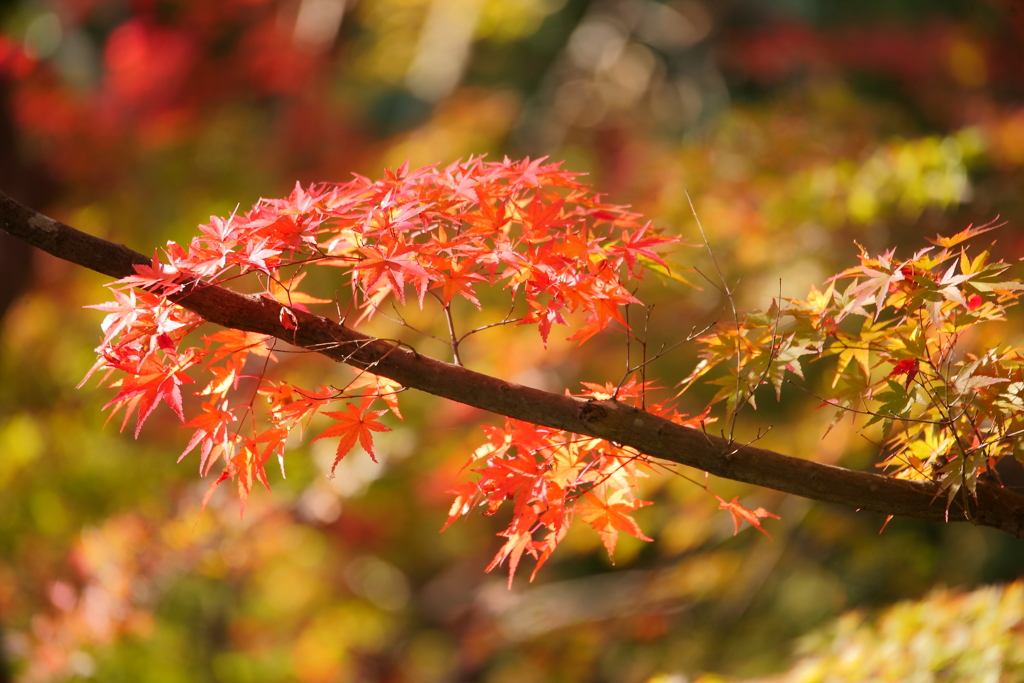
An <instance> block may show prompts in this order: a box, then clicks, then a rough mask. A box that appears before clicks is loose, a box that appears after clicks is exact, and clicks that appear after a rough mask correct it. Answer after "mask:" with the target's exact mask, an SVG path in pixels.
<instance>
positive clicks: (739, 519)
mask: <svg viewBox="0 0 1024 683" xmlns="http://www.w3.org/2000/svg"><path fill="white" fill-rule="evenodd" d="M715 498H718V502H719V505H718V509H719V510H728V511H729V513H730V514H731V515H732V524H733V530H732V533H733V536H735V535H736V534H738V533H739V532H740V525H741V524H742V523H743V520H747V521H748V522H749V523H750V526H752V527H754V528H756V529H757V530H758V531H760V532H761V533H762V534H764V535H765V536H767V537H768V538H771V537H772V536H771V534H769V533H768V532H767V531H765V530H764V529H762V528H761V522H760V521H758V520H759V518H763V517H773V518H775V519H781V517H779V516H778V515H773V514H772V513H770V512H768V511H767V510H765V509H764V508H757V509H756V510H748V509H747V508H745V507H743V506H742V505H740V503H739V498H738V497H736V498H733V499H732V501H730V502H728V503H726V502H725V499H724V498H721V497H720V496H715Z"/></svg>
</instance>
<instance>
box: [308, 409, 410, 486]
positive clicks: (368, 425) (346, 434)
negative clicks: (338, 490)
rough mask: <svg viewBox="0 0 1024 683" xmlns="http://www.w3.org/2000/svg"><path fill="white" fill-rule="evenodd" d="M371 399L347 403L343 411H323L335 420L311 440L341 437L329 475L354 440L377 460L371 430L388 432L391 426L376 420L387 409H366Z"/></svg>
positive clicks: (354, 443)
mask: <svg viewBox="0 0 1024 683" xmlns="http://www.w3.org/2000/svg"><path fill="white" fill-rule="evenodd" d="M373 401H374V399H373V398H366V399H363V400H362V401H361V402H360V404H359V406H358V407H357V406H356V405H355V404H354V403H349V404H348V405H347V406H345V408H346V410H345V411H336V412H330V411H325V412H324V415H328V416H330V417H333V418H334V419H335V420H337V422H335V423H334V424H333V425H331V426H330V427H328V428H327V429H326V430H324V433H323V434H321V435H320V436H318V437H316V438H315V439H313V441H318V440H320V439H326V438H329V437H332V436H340V437H341V441H340V442H338V451H337V455H336V456H335V458H334V464H333V465H331V474H330V476H331V477H333V476H334V468H336V467H337V466H338V463H339V462H341V459H342V458H344V457H345V456H346V455H348V452H349V451H350V450H352V447H353V446H355V445H356V441H358V442H359V445H360V446H362V447H363V450H364V451H366V452H367V453H368V454H369V455H370V458H372V459H373V461H374V462H377V456H376V455H374V453H373V432H390V431H391V428H390V427H386V426H384V425H383V424H381V423H380V422H378V421H377V418H379V417H380V416H381V415H383V414H384V413H386V412H388V411H387V410H367V407H369V405H370V404H371V403H372V402H373Z"/></svg>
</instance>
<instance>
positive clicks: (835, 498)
mask: <svg viewBox="0 0 1024 683" xmlns="http://www.w3.org/2000/svg"><path fill="white" fill-rule="evenodd" d="M0 228H2V229H3V230H5V231H6V232H8V233H10V234H11V235H13V236H15V237H17V238H19V239H21V240H24V241H25V242H28V243H29V244H32V245H34V246H36V247H38V248H40V249H42V250H44V251H46V252H48V253H50V254H52V255H54V256H56V257H58V258H61V259H64V260H66V261H71V262H73V263H77V264H79V265H82V266H85V267H86V268H90V269H92V270H95V271H97V272H100V273H104V274H106V275H109V276H111V277H114V278H121V277H125V276H127V275H132V274H134V272H135V271H134V269H133V266H134V265H135V264H149V263H150V262H151V260H150V257H148V256H145V255H143V254H140V253H138V252H135V251H133V250H131V249H129V248H128V247H125V246H123V245H119V244H114V243H112V242H108V241H106V240H103V239H100V238H98V237H93V236H91V235H87V234H85V233H83V232H80V231H78V230H75V229H74V228H71V227H69V226H67V225H64V224H63V223H60V222H58V221H55V220H53V219H51V218H48V217H46V216H43V215H42V214H39V213H37V212H35V211H33V210H32V209H29V208H28V207H25V206H23V205H21V204H19V203H18V202H15V201H14V200H12V199H11V198H9V197H8V196H7V195H4V194H3V193H0ZM176 302H177V303H178V304H180V305H181V306H184V307H185V308H188V309H189V310H192V311H194V312H195V313H197V314H199V315H200V316H202V317H203V318H204V319H206V320H208V321H210V322H212V323H215V324H218V325H222V326H224V327H229V328H235V329H239V330H245V331H249V332H259V333H262V334H267V335H271V336H274V337H277V338H278V339H281V340H282V341H285V342H287V343H290V344H294V345H295V346H299V347H302V348H305V349H308V350H310V351H315V352H317V353H321V354H323V355H325V356H327V357H329V358H331V359H333V360H336V361H338V362H341V363H347V364H348V365H352V366H354V367H357V368H363V369H367V370H370V371H371V372H373V373H375V374H378V375H382V376H384V377H388V378H390V379H393V380H395V381H397V382H399V383H401V384H402V385H403V386H406V387H409V388H412V389H419V390H420V391H425V392H427V393H430V394H434V395H436V396H441V397H443V398H447V399H450V400H452V401H457V402H459V403H464V404H466V405H470V406H473V407H475V408H480V409H481V410H486V411H488V412H492V413H497V414H499V415H505V416H508V417H511V418H515V419H517V420H523V421H526V422H532V423H535V424H540V425H545V426H548V427H554V428H557V429H564V430H566V431H569V432H573V433H576V434H585V435H589V436H595V437H599V438H602V439H606V440H608V441H614V442H616V443H619V444H624V445H627V446H631V447H633V448H635V449H636V450H638V451H639V452H641V453H644V454H646V455H649V456H652V457H654V458H658V459H660V460H665V461H669V462H674V463H679V464H682V465H687V466H690V467H694V468H696V469H698V470H703V471H705V472H709V473H710V474H713V475H715V476H717V477H722V478H725V479H733V480H736V481H742V482H747V483H750V484H756V485H758V486H763V487H765V488H769V489H774V490H776V491H783V492H785V493H791V494H794V495H797V496H803V497H805V498H811V499H813V500H819V501H824V502H827V503H835V504H838V505H844V506H847V507H850V508H854V509H858V510H870V511H873V512H879V513H882V514H886V515H894V516H898V517H908V518H913V519H922V520H930V521H936V522H939V521H950V522H953V521H971V522H973V523H975V524H979V525H983V526H990V527H994V528H996V529H1000V530H1001V531H1004V532H1006V533H1008V534H1010V535H1012V536H1015V537H1017V538H1024V496H1021V495H1019V494H1017V493H1014V492H1013V491H1010V490H1009V489H1006V488H1003V487H1001V486H999V485H997V484H996V483H994V482H982V483H979V484H978V487H977V498H976V499H971V500H965V497H964V496H957V497H956V499H955V500H954V501H953V502H952V503H951V504H950V505H949V506H948V508H947V505H946V500H947V499H946V495H945V494H944V493H942V492H940V491H939V489H938V486H937V485H935V484H932V483H928V482H911V481H904V480H901V479H893V478H891V477H886V476H883V475H879V474H874V473H868V472H858V471H855V470H849V469H845V468H842V467H835V466H832V465H825V464H821V463H815V462H810V461H807V460H802V459H799V458H795V457H791V456H787V455H783V454H781V453H776V452H774V451H769V450H766V449H763V448H757V447H755V446H743V445H740V444H738V443H730V442H728V441H727V440H725V439H722V438H720V437H717V436H713V435H710V434H706V433H704V432H701V431H699V430H695V429H690V428H688V427H683V426H680V425H677V424H675V423H672V422H669V421H668V420H665V419H663V418H660V417H656V416H654V415H651V414H650V413H646V412H643V411H641V410H637V409H635V408H632V407H629V406H626V405H624V404H622V403H618V402H615V401H592V400H586V399H581V398H575V397H571V396H564V395H561V394H554V393H549V392H546V391H541V390H539V389H533V388H530V387H524V386H520V385H518V384H514V383H512V382H507V381H504V380H501V379H499V378H496V377H491V376H488V375H483V374H480V373H478V372H474V371H472V370H469V369H467V368H464V367H460V366H457V365H452V364H449V363H445V362H442V361H438V360H435V359H432V358H428V357H426V356H423V355H420V354H419V353H417V352H416V351H415V350H411V349H409V348H406V347H400V346H396V345H395V344H393V343H391V342H388V341H385V340H381V339H375V338H373V337H368V336H366V335H364V334H362V333H360V332H357V331H355V330H353V329H351V328H349V327H346V326H345V325H341V324H338V323H336V322H334V321H332V320H329V319H327V318H322V317H319V316H316V315H313V314H310V313H305V312H303V311H298V310H294V309H293V310H292V312H293V313H294V315H295V319H296V320H297V321H298V329H297V330H288V329H286V328H285V327H284V326H283V325H282V324H281V322H280V312H281V304H279V303H277V302H274V301H271V300H269V299H266V298H262V297H256V296H249V295H244V294H239V293H236V292H232V291H230V290H228V289H225V288H223V287H220V286H217V285H208V284H205V283H196V284H195V286H193V287H192V288H191V289H189V290H187V292H185V293H183V294H179V295H177V296H176Z"/></svg>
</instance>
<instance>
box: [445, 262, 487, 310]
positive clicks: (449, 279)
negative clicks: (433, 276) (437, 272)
mask: <svg viewBox="0 0 1024 683" xmlns="http://www.w3.org/2000/svg"><path fill="white" fill-rule="evenodd" d="M474 268H476V264H475V263H473V262H472V261H470V260H462V261H460V262H459V263H458V264H456V265H455V267H454V268H452V269H451V271H450V273H442V274H441V279H442V284H441V285H440V286H441V287H443V289H442V292H441V298H442V299H443V300H444V302H445V303H446V304H450V303H451V302H452V299H454V298H455V295H456V294H461V295H462V297H463V298H465V299H466V300H467V301H469V302H470V303H472V304H473V305H474V306H476V307H477V310H480V300H479V299H477V297H476V292H474V291H473V283H474V282H481V281H485V280H486V279H487V278H485V277H484V276H483V275H481V274H480V273H475V272H472V270H473V269H474ZM434 286H435V287H437V286H438V285H434Z"/></svg>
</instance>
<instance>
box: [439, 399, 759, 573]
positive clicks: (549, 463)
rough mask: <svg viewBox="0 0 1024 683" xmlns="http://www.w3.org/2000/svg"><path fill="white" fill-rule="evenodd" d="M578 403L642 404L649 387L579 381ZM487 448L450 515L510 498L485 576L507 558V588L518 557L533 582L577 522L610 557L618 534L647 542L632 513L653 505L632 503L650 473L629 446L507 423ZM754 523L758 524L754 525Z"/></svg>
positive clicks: (672, 416)
mask: <svg viewBox="0 0 1024 683" xmlns="http://www.w3.org/2000/svg"><path fill="white" fill-rule="evenodd" d="M584 386H585V387H586V388H587V391H584V392H582V393H580V394H574V395H576V396H580V397H583V398H591V399H597V400H608V399H610V398H612V397H615V398H616V400H622V401H632V402H634V403H636V404H638V405H639V404H640V402H641V400H642V398H643V396H644V395H645V394H646V392H647V391H648V390H649V389H651V388H652V387H651V386H650V383H649V382H647V383H638V382H636V381H635V380H633V379H631V380H630V381H628V382H626V383H624V384H623V385H622V386H621V387H618V388H616V387H615V386H613V385H611V384H607V385H605V386H601V385H597V384H590V383H587V382H584ZM647 410H648V411H650V412H652V413H654V414H655V415H659V416H661V417H664V418H665V419H668V420H672V421H673V422H677V423H679V424H682V425H686V426H688V427H693V428H699V427H700V425H701V422H702V421H703V420H704V419H705V418H706V415H701V416H698V417H688V416H686V415H681V414H679V413H678V412H676V410H675V409H674V408H672V407H671V406H668V405H665V404H658V405H655V406H648V407H647ZM484 431H485V432H486V433H487V443H485V444H484V445H482V446H480V447H479V448H477V449H476V452H474V453H473V456H472V459H471V460H470V466H473V469H474V471H475V472H476V473H477V474H478V475H479V478H478V479H477V480H476V481H473V482H467V483H465V484H462V485H461V486H459V487H458V488H457V489H456V490H455V491H454V493H455V494H456V498H455V502H454V503H453V504H452V507H451V510H450V511H449V516H448V522H447V524H445V527H447V526H448V524H451V523H452V522H453V521H454V520H456V519H458V518H459V517H461V516H462V515H464V514H466V513H468V512H470V511H471V510H473V509H475V508H478V507H483V508H484V509H485V514H494V513H495V512H497V511H498V509H499V508H500V507H501V506H502V505H503V504H504V503H505V501H512V521H511V523H510V524H509V525H508V528H507V529H505V530H504V531H502V532H501V534H500V535H501V536H504V537H505V538H506V539H508V540H507V541H506V542H505V545H504V546H502V548H501V550H500V551H498V554H497V555H496V556H495V557H494V560H492V562H491V564H490V566H489V567H488V568H487V570H488V571H490V570H491V569H493V568H494V567H496V566H498V565H499V564H501V563H502V562H504V561H505V560H506V559H507V560H508V563H509V565H508V568H509V585H510V586H511V585H512V578H513V576H514V575H515V572H516V568H517V567H518V566H519V562H520V560H521V559H522V557H523V555H524V554H526V555H529V556H531V557H533V558H534V559H536V561H537V564H536V566H535V567H534V570H533V574H532V575H531V579H532V577H533V576H535V575H536V573H537V570H538V569H540V567H541V566H542V565H543V564H544V562H545V561H547V559H548V557H550V555H551V553H552V552H553V551H554V549H555V547H557V546H558V544H559V543H560V542H561V541H562V539H564V538H565V534H566V532H567V531H568V530H569V527H570V526H571V525H572V522H573V521H574V519H575V518H577V517H578V518H579V519H580V520H582V521H583V522H584V523H586V524H588V525H589V526H590V527H591V528H593V529H594V530H595V531H597V533H598V534H599V535H600V536H601V541H602V542H603V543H604V546H605V548H606V549H607V550H608V554H609V556H611V555H612V553H614V552H615V545H616V543H617V541H618V538H619V532H620V531H624V532H626V533H627V534H630V535H632V536H635V537H637V538H640V539H643V540H645V541H649V540H651V539H650V538H648V537H647V536H645V535H644V533H643V532H642V531H641V530H640V527H639V525H638V524H637V522H636V520H635V519H634V518H633V516H632V512H633V511H634V510H636V509H638V508H641V507H644V506H645V505H650V503H649V502H648V501H644V500H640V499H638V498H637V495H636V494H637V488H638V485H639V481H640V480H641V479H643V478H645V477H647V476H648V474H649V473H650V472H651V471H652V470H653V465H652V463H651V462H650V460H649V459H648V458H647V457H646V456H644V455H641V454H640V453H637V451H635V450H633V449H632V448H628V447H623V446H619V445H616V444H614V443H611V442H609V441H605V440H603V439H595V438H591V437H587V436H580V435H576V434H569V433H566V432H563V431H561V430H557V429H549V428H547V427H540V426H537V425H533V424H529V423H527V422H520V421H518V420H511V419H506V421H505V427H504V428H503V429H502V428H499V427H484ZM758 526H759V525H758Z"/></svg>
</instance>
